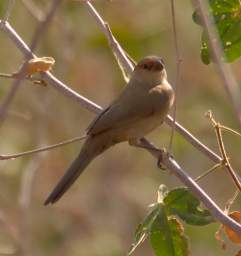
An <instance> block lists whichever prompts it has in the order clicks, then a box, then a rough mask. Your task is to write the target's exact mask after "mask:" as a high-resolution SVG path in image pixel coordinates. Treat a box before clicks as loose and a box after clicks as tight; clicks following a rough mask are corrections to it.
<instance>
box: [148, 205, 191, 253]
mask: <svg viewBox="0 0 241 256" xmlns="http://www.w3.org/2000/svg"><path fill="white" fill-rule="evenodd" d="M150 241H151V245H152V248H153V250H154V252H155V255H156V256H186V255H188V241H187V238H186V237H185V236H184V233H183V227H182V225H181V224H180V223H179V222H178V221H177V220H176V219H174V218H172V219H168V216H167V214H166V211H165V206H164V205H160V211H159V214H158V215H157V217H156V219H155V221H154V222H153V224H152V227H151V234H150Z"/></svg>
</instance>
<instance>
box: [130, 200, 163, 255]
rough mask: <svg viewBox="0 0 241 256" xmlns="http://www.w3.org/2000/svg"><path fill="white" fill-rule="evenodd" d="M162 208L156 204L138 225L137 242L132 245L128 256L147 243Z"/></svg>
mask: <svg viewBox="0 0 241 256" xmlns="http://www.w3.org/2000/svg"><path fill="white" fill-rule="evenodd" d="M159 211H160V208H159V205H158V204H156V205H155V206H154V208H153V210H152V211H151V212H150V213H149V214H148V215H147V216H146V218H145V219H144V221H143V222H142V223H141V224H139V225H138V227H137V229H136V232H135V241H134V243H133V244H132V245H131V247H130V249H129V252H128V255H131V254H132V253H133V252H134V250H135V249H136V248H137V247H138V246H139V245H140V244H141V243H142V242H144V241H145V239H146V238H147V235H148V234H149V232H150V229H151V226H152V223H153V222H154V220H155V219H156V216H157V215H158V214H159Z"/></svg>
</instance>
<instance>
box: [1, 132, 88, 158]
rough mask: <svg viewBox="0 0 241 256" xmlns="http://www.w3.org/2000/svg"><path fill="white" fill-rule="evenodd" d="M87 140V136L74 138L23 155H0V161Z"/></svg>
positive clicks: (22, 153)
mask: <svg viewBox="0 0 241 256" xmlns="http://www.w3.org/2000/svg"><path fill="white" fill-rule="evenodd" d="M85 138H86V135H84V136H79V137H75V138H72V139H69V140H65V141H62V142H59V143H56V144H53V145H50V146H44V147H40V148H37V149H33V150H28V151H25V152H21V153H16V154H10V155H0V160H8V159H15V158H18V157H23V156H29V155H32V154H35V153H40V152H43V151H47V150H51V149H54V148H59V147H62V146H65V145H68V144H71V143H73V142H77V141H80V140H83V139H85Z"/></svg>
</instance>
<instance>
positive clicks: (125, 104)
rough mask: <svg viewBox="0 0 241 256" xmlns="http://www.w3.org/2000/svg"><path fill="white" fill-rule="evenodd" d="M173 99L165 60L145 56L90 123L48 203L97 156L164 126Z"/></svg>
mask: <svg viewBox="0 0 241 256" xmlns="http://www.w3.org/2000/svg"><path fill="white" fill-rule="evenodd" d="M173 101H174V92H173V89H172V87H171V85H170V84H169V83H168V81H167V74H166V70H165V67H164V63H163V60H162V59H161V58H159V57H156V56H148V57H145V58H144V59H142V60H141V61H140V62H139V63H138V64H137V65H136V67H135V69H134V71H133V72H132V74H131V78H130V81H129V82H128V84H127V86H126V87H125V88H124V90H123V91H122V93H121V94H120V95H119V97H118V98H117V99H116V100H114V101H113V102H112V104H110V106H109V107H107V108H106V109H104V110H103V111H102V112H101V113H100V114H99V115H98V116H97V117H96V118H95V119H94V120H93V121H92V123H91V124H90V125H89V127H88V128H87V130H86V135H87V138H86V140H85V142H84V145H83V146H82V148H81V150H80V153H79V155H78V156H77V158H76V159H75V160H74V161H73V162H72V163H71V165H70V166H69V168H68V169H67V171H66V173H65V174H64V176H63V177H62V178H61V179H60V181H59V183H58V184H57V186H56V187H55V188H54V190H53V191H52V193H51V194H50V195H49V197H48V198H47V200H46V201H45V203H44V204H45V205H47V204H49V203H52V204H53V203H55V202H56V201H58V200H59V199H60V198H61V197H62V196H63V194H64V193H65V192H66V191H67V190H68V189H69V187H70V186H71V185H72V184H73V183H74V182H75V180H76V179H77V178H78V177H79V175H80V174H81V173H82V172H83V171H84V169H85V168H86V167H87V165H88V164H89V163H90V162H91V161H92V160H93V159H94V158H95V157H96V156H98V155H99V154H101V153H103V152H104V151H105V150H107V149H108V148H110V147H111V146H113V145H115V144H117V143H119V142H123V141H128V142H129V143H130V144H133V142H135V141H138V139H139V138H141V137H143V136H144V135H146V134H147V133H149V132H151V131H152V130H153V129H155V128H156V127H157V126H159V125H161V124H162V122H163V121H164V118H165V117H166V115H167V113H168V111H169V109H170V107H171V106H172V104H173Z"/></svg>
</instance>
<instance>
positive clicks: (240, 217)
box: [224, 211, 241, 244]
mask: <svg viewBox="0 0 241 256" xmlns="http://www.w3.org/2000/svg"><path fill="white" fill-rule="evenodd" d="M229 217H231V218H232V219H233V220H235V221H236V222H238V223H241V213H240V212H238V211H234V212H231V213H229ZM224 230H225V233H226V235H227V237H228V238H229V239H230V240H231V241H232V242H233V243H235V244H241V236H240V235H238V234H237V233H236V232H235V231H233V230H232V229H230V228H229V227H227V226H225V225H224Z"/></svg>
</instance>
